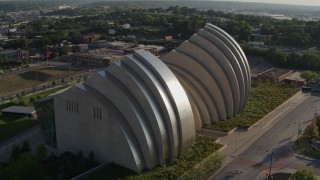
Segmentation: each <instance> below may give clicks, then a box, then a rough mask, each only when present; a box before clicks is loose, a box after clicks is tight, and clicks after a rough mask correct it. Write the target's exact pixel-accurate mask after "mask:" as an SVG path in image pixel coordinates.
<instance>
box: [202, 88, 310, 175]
mask: <svg viewBox="0 0 320 180" xmlns="http://www.w3.org/2000/svg"><path fill="white" fill-rule="evenodd" d="M308 97H309V96H308V95H306V94H303V93H301V92H298V93H297V94H295V95H294V96H293V97H291V98H290V99H288V100H287V101H286V102H284V103H283V104H281V105H280V106H278V107H277V108H276V109H274V110H273V111H272V112H270V113H269V114H267V115H266V116H265V117H263V118H262V119H260V120H259V121H258V122H257V123H255V124H254V125H252V126H251V127H250V128H248V129H235V130H234V131H233V132H231V133H230V134H229V135H227V136H223V137H219V138H218V139H217V140H216V142H217V143H219V144H222V145H223V147H222V149H220V154H221V155H222V156H224V157H225V160H224V162H223V163H222V166H221V168H220V169H219V170H218V171H217V172H216V173H215V174H214V175H216V174H218V173H219V172H220V171H221V170H222V169H223V168H224V167H225V166H227V165H228V164H229V163H230V162H231V161H232V160H233V159H234V158H235V157H237V156H238V155H239V154H241V153H242V152H244V151H245V150H246V149H247V148H249V147H250V145H251V144H253V143H254V142H255V141H256V140H257V139H258V138H260V137H261V136H262V135H263V134H265V133H266V132H267V131H268V130H269V129H270V128H271V127H273V126H274V125H275V124H276V123H277V122H278V121H279V120H280V119H281V118H282V117H284V116H285V115H286V114H288V113H289V112H290V111H292V110H293V109H294V108H295V107H297V106H298V105H299V104H300V103H302V102H304V101H305V100H306V99H307V98H308ZM206 134H207V133H206ZM214 175H213V176H211V177H214Z"/></svg>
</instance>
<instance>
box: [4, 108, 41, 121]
mask: <svg viewBox="0 0 320 180" xmlns="http://www.w3.org/2000/svg"><path fill="white" fill-rule="evenodd" d="M1 113H2V114H6V115H14V116H28V117H31V118H34V117H36V111H35V109H34V108H33V107H23V106H10V107H8V108H5V109H2V110H1Z"/></svg>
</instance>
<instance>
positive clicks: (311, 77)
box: [300, 71, 319, 84]
mask: <svg viewBox="0 0 320 180" xmlns="http://www.w3.org/2000/svg"><path fill="white" fill-rule="evenodd" d="M300 76H301V77H302V78H304V79H305V80H306V81H307V84H309V82H310V81H311V80H315V79H318V78H319V75H318V74H317V73H316V72H313V71H303V72H302V73H301V75H300Z"/></svg>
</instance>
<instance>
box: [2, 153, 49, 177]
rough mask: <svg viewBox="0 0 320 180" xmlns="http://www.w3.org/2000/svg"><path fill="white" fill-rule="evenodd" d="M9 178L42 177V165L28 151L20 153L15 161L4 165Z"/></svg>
mask: <svg viewBox="0 0 320 180" xmlns="http://www.w3.org/2000/svg"><path fill="white" fill-rule="evenodd" d="M6 170H7V173H8V177H10V179H43V177H44V174H43V172H44V171H43V167H42V165H41V164H40V162H39V161H38V160H37V159H36V158H35V157H33V156H32V155H30V154H29V153H22V154H21V156H20V158H19V159H18V160H16V161H11V162H10V163H9V165H8V167H6Z"/></svg>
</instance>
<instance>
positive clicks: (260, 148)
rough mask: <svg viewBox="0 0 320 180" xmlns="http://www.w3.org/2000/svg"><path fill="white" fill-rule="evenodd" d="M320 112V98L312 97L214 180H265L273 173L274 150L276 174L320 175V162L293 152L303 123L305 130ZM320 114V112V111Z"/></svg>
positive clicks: (236, 156) (233, 160) (241, 154)
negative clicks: (302, 172)
mask: <svg viewBox="0 0 320 180" xmlns="http://www.w3.org/2000/svg"><path fill="white" fill-rule="evenodd" d="M314 107H316V108H317V109H320V97H319V95H318V96H310V97H308V98H307V99H306V100H305V101H303V102H302V103H301V104H299V105H298V106H297V107H295V108H293V109H292V110H291V111H290V112H289V113H287V114H285V115H284V116H282V117H281V119H280V120H279V121H278V122H277V123H275V124H274V126H272V127H271V128H270V129H268V130H267V131H266V132H265V134H263V135H261V137H259V138H258V139H257V140H256V141H255V142H254V143H253V144H251V146H249V148H247V149H246V150H244V151H243V152H242V153H240V154H236V155H235V157H233V159H232V160H231V161H230V163H228V165H227V166H225V167H224V168H223V169H222V170H220V171H219V172H218V173H217V174H216V175H214V176H213V177H211V179H214V180H216V179H223V180H233V179H234V180H248V179H250V180H251V179H264V178H265V177H266V173H268V172H269V167H270V159H271V154H272V151H273V158H272V159H273V162H272V168H271V169H272V171H279V170H280V171H281V170H282V169H305V168H307V169H310V170H312V171H313V172H314V173H315V174H316V175H317V176H320V161H319V160H318V161H314V160H310V159H304V158H301V157H298V156H296V155H294V154H293V153H292V150H291V145H292V143H293V141H295V140H296V138H297V134H298V129H299V123H300V127H301V128H303V129H304V128H305V127H306V126H307V125H308V124H310V123H311V120H312V118H313V117H314V113H315V109H314ZM319 111H320V110H319ZM271 174H272V172H271Z"/></svg>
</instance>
